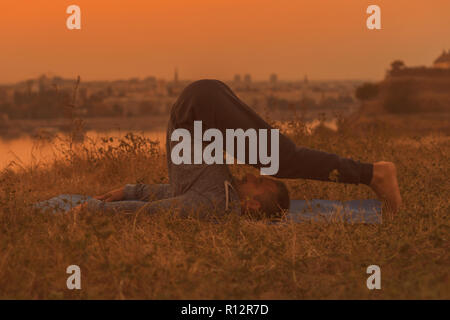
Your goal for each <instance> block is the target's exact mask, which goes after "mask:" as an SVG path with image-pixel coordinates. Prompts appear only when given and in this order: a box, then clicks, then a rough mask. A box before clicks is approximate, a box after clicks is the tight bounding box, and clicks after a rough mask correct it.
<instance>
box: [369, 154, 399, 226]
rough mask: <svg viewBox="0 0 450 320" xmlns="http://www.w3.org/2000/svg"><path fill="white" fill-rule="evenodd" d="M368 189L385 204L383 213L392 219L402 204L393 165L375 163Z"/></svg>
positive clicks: (381, 162)
mask: <svg viewBox="0 0 450 320" xmlns="http://www.w3.org/2000/svg"><path fill="white" fill-rule="evenodd" d="M370 187H371V188H372V189H373V191H375V193H376V194H377V195H378V197H379V198H380V199H381V200H383V201H384V202H385V206H384V210H385V213H387V216H388V217H389V218H391V219H392V218H393V215H394V214H395V213H396V212H397V211H398V209H399V208H400V206H401V204H402V197H401V196H400V189H399V188H398V181H397V169H396V167H395V165H394V164H393V163H392V162H386V161H380V162H375V163H374V164H373V176H372V181H371V183H370Z"/></svg>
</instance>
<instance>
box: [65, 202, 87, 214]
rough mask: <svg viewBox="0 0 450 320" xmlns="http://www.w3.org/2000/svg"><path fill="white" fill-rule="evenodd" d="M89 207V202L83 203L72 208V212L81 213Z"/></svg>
mask: <svg viewBox="0 0 450 320" xmlns="http://www.w3.org/2000/svg"><path fill="white" fill-rule="evenodd" d="M86 207H87V203H86V202H85V203H82V204H79V205H77V206H76V207H73V208H72V209H70V211H69V212H70V213H80V211H82V210H84V209H85V208H86Z"/></svg>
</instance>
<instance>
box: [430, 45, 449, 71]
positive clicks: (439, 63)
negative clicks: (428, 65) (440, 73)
mask: <svg viewBox="0 0 450 320" xmlns="http://www.w3.org/2000/svg"><path fill="white" fill-rule="evenodd" d="M433 67H435V68H439V69H450V50H449V51H448V52H446V51H445V50H444V51H443V52H442V54H441V55H440V56H439V57H438V58H437V59H436V60H434V63H433Z"/></svg>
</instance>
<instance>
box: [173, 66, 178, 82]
mask: <svg viewBox="0 0 450 320" xmlns="http://www.w3.org/2000/svg"><path fill="white" fill-rule="evenodd" d="M173 82H174V83H175V84H178V68H175V73H174V75H173Z"/></svg>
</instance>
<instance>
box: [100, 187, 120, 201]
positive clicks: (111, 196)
mask: <svg viewBox="0 0 450 320" xmlns="http://www.w3.org/2000/svg"><path fill="white" fill-rule="evenodd" d="M124 189H125V188H123V187H122V188H120V189H116V190H112V191H110V192H107V193H105V194H104V195H101V196H95V197H94V199H97V200H103V201H105V202H112V201H122V200H124V198H125V192H124Z"/></svg>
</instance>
